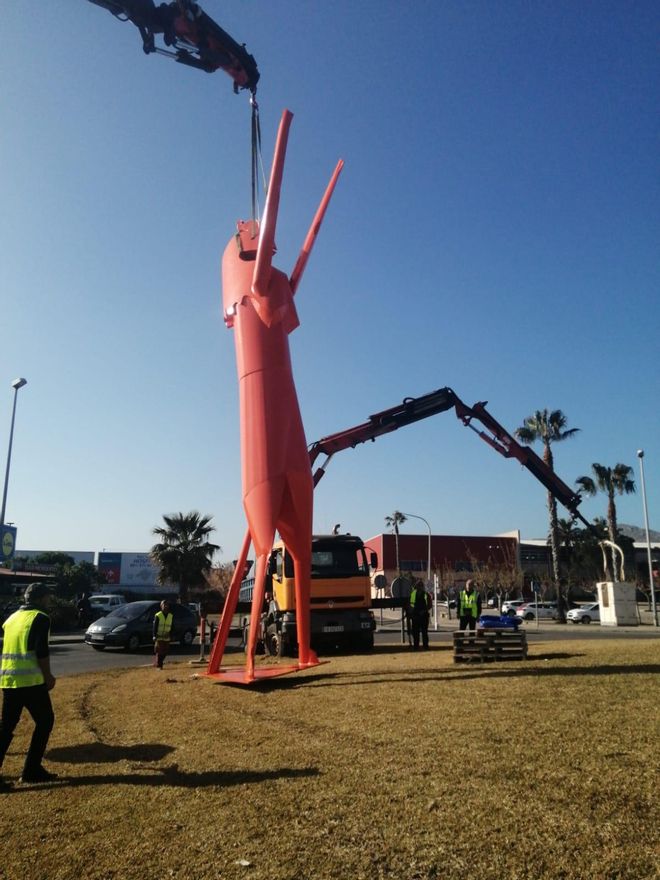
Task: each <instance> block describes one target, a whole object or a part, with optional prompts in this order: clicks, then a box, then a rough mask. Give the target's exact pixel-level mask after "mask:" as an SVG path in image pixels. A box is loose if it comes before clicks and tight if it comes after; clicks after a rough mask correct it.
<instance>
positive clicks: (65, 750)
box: [47, 742, 174, 764]
mask: <svg viewBox="0 0 660 880" xmlns="http://www.w3.org/2000/svg"><path fill="white" fill-rule="evenodd" d="M173 751H174V746H168V745H164V744H162V743H137V744H136V745H132V746H112V745H109V744H108V743H102V742H94V743H83V744H82V745H78V746H61V747H60V748H55V749H49V751H48V755H47V758H48V760H49V761H62V762H64V763H67V764H111V763H113V762H115V761H144V762H149V761H161V760H162V759H163V758H165V757H166V756H167V755H169V754H170V752H173Z"/></svg>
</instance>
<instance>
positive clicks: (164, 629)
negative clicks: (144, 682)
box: [154, 599, 174, 669]
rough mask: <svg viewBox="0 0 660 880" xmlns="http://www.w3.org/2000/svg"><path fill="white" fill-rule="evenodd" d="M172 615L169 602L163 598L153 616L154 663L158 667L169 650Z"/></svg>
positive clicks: (160, 667) (161, 666)
mask: <svg viewBox="0 0 660 880" xmlns="http://www.w3.org/2000/svg"><path fill="white" fill-rule="evenodd" d="M173 620H174V615H173V614H172V612H171V610H170V603H169V602H168V601H167V599H163V601H162V602H161V603H160V611H158V612H156V616H155V617H154V653H155V655H156V656H155V658H154V665H155V666H157V667H158V669H162V668H163V663H164V662H165V658H166V657H167V654H168V652H169V650H170V639H171V637H172V621H173Z"/></svg>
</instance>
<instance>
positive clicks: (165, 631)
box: [156, 611, 174, 642]
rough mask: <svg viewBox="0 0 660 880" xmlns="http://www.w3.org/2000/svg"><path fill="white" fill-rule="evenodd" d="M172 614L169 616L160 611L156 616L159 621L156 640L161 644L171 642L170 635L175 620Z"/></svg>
mask: <svg viewBox="0 0 660 880" xmlns="http://www.w3.org/2000/svg"><path fill="white" fill-rule="evenodd" d="M173 619H174V618H173V615H172V612H171V611H170V613H169V614H163V612H162V611H159V612H158V613H157V614H156V620H157V621H158V626H157V627H156V638H157V639H158V641H159V642H169V640H170V633H171V632H172V620H173Z"/></svg>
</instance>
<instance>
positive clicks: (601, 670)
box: [250, 653, 660, 691]
mask: <svg viewBox="0 0 660 880" xmlns="http://www.w3.org/2000/svg"><path fill="white" fill-rule="evenodd" d="M581 656H584V655H582V654H565V653H555V654H544V655H543V656H542V657H530V658H529V659H528V660H527V661H511V660H510V661H508V662H507V665H506V668H502V662H499V661H498V662H497V663H483V664H482V663H461V664H460V665H458V664H457V665H456V666H451V667H449V668H447V669H443V670H437V669H434V670H428V671H426V670H423V669H420V670H417V671H416V672H415V673H414V674H413V673H410V674H398V673H397V672H395V671H393V672H383V671H382V670H381V671H373V672H369V671H365V672H322V673H317V674H312V675H306V676H305V677H304V678H303V677H299V678H296V677H291V678H272V679H266V680H265V681H260V682H258V683H256V684H253V685H252V686H251V688H250V689H251V690H257V691H274V690H278V691H282V690H295V689H297V688H304V687H308V686H309V685H315V686H317V687H355V686H359V687H362V686H365V685H367V686H369V685H374V684H378V685H381V684H385V683H386V684H389V683H396V682H406V683H411V684H423V683H426V682H429V681H437V682H445V683H447V682H451V681H456V680H458V681H467V680H469V679H473V678H480V679H497V678H506V679H515V678H557V677H559V678H563V677H571V676H588V675H598V676H601V675H640V674H642V675H656V674H657V673H659V672H660V664H658V663H648V664H631V665H630V666H627V665H618V664H612V665H604V666H564V667H562V668H549V669H547V668H544V667H539V666H532V665H530V661H532V662H533V661H536V662H539V661H545V660H546V659H547V660H566V659H571V658H573V657H581ZM505 662H506V661H505ZM515 662H519V663H520V665H519V666H516V667H512V665H510V664H513V663H515Z"/></svg>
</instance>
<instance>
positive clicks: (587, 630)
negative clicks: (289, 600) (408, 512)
mask: <svg viewBox="0 0 660 880" xmlns="http://www.w3.org/2000/svg"><path fill="white" fill-rule="evenodd" d="M376 622H377V623H378V624H379V623H380V621H379V613H378V612H376ZM383 622H384V626H383V627H382V628H381V627H380V625H379V627H378V629H377V630H376V634H375V643H376V645H377V646H379V647H381V646H385V645H388V644H390V645H393V646H400V645H401V629H400V624H399V622H398V621H397V620H396V619H395V618H392V617H390V618H389V619H387V618H385V619H384V621H383ZM440 626H441V628H440V629H439V630H438V631H437V632H436V631H435V630H433V624H431V629H430V631H429V641H430V644H431V647H433V646H434V645H437V646H443V647H447V648H448V647H449V646H450V645H451V643H452V639H453V636H452V633H453V632H454V631H455V629H456V623H455V621H451V622H448V621H442V623H441V624H440ZM523 629H524V631H525V632H526V633H527V638H528V642H529V646H530V648H531V649H532V650H533V647H534V645H535V644H539V643H541V642H548V641H551V642H555V641H559V642H563V641H575V640H576V639H586V640H591V639H596V640H600V639H625V640H628V639H653V638H655V639H660V629H658V628H656V627H653V626H639V627H604V626H599V625H598V624H590V625H589V626H584V625H576V624H566V625H561V624H557V623H554V622H547V623H541V624H540V625H539V628H538V630H537V628H536V624H535V623H526V624H524V626H523ZM74 638H75V637H74ZM78 639H82V636H78ZM206 654H207V656H208V650H207V652H206ZM227 654H228V655H232V659H231V662H232V663H235V664H237V665H238V664H241V663H242V662H243V656H244V655H243V651H242V648H241V646H240V643H239V639H237V638H231V639H230V640H229V645H228V649H227ZM198 657H199V646H198V645H193V646H192V647H190V648H184V647H179V646H173V647H172V653H171V659H172V660H173V661H180V660H182V659H187V660H195V659H197V658H198ZM152 662H153V655H152V654H151V652H150V650H149V649H148V648H144V649H142V650H140V651H138V652H136V653H135V654H129V653H128V652H127V651H121V650H115V649H106V650H105V651H95V650H94V649H93V648H90V647H89V645H85V644H84V643H83V642H82V641H73V640H72V637H61V636H57V635H56V636H54V637H53V638H52V640H51V668H52V671H53V675H55V677H58V676H66V675H76V674H79V673H82V672H97V671H101V670H104V669H118V668H126V667H135V666H150V665H151V664H152ZM202 668H203V667H202ZM191 669H194V667H191Z"/></svg>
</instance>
